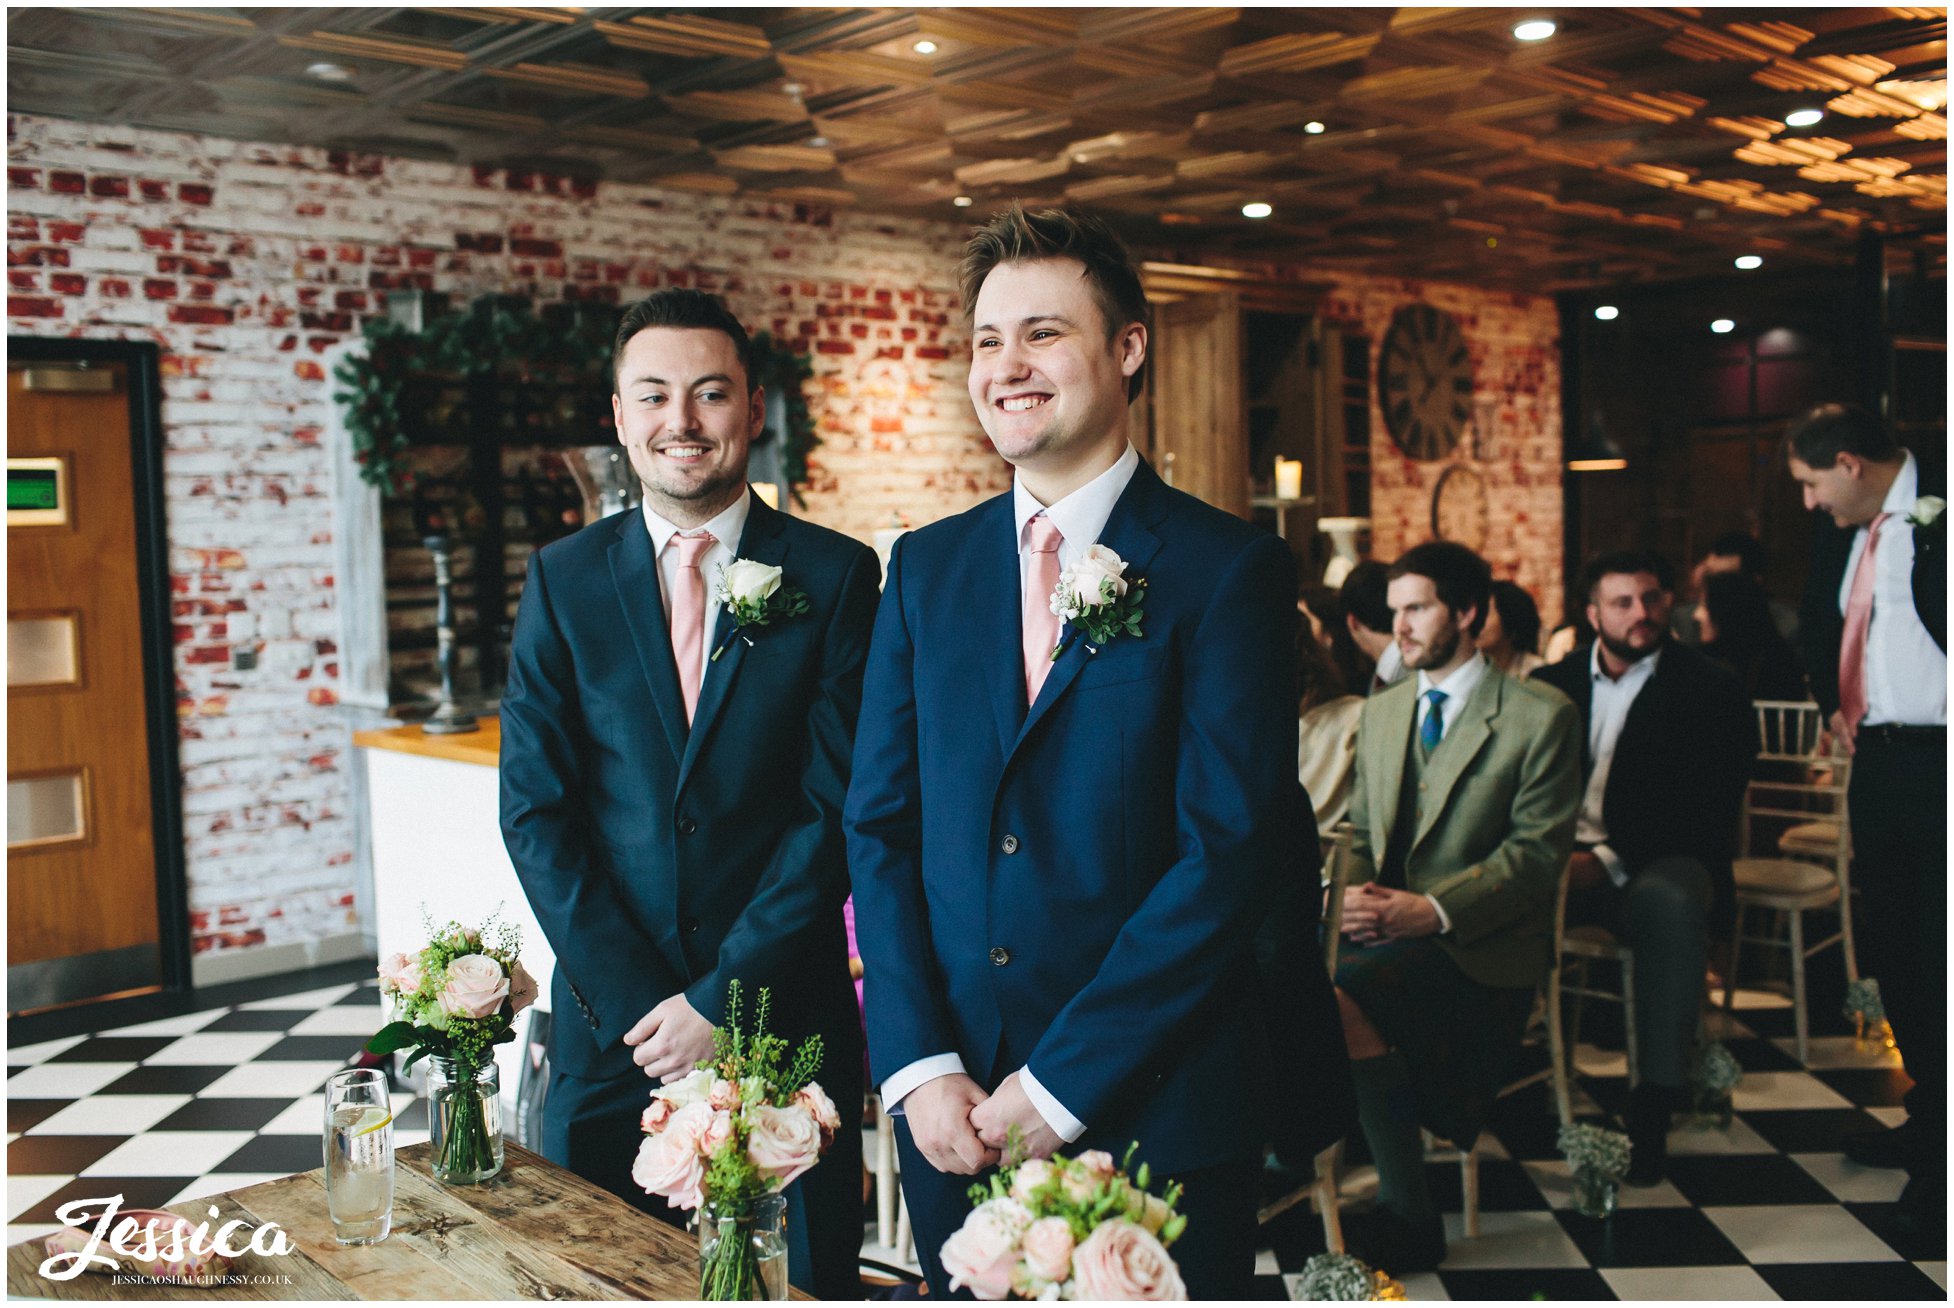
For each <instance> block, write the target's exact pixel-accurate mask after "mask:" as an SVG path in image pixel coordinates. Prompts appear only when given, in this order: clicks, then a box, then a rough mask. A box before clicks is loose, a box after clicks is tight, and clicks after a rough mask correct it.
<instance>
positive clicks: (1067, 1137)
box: [1018, 1067, 1086, 1144]
mask: <svg viewBox="0 0 1954 1308" xmlns="http://www.w3.org/2000/svg"><path fill="white" fill-rule="evenodd" d="M1018 1084H1019V1085H1021V1086H1023V1087H1024V1092H1025V1096H1026V1097H1027V1098H1029V1099H1030V1100H1031V1106H1032V1107H1033V1108H1036V1109H1037V1110H1038V1115H1039V1116H1040V1117H1042V1118H1044V1119H1045V1125H1046V1126H1049V1127H1051V1128H1052V1130H1054V1131H1056V1132H1058V1138H1059V1139H1061V1140H1063V1141H1065V1143H1067V1144H1071V1143H1072V1142H1073V1141H1074V1140H1077V1139H1078V1138H1079V1137H1080V1136H1082V1135H1084V1134H1085V1133H1086V1124H1085V1123H1084V1122H1081V1121H1080V1120H1079V1119H1078V1118H1076V1117H1074V1116H1072V1114H1071V1113H1069V1112H1067V1111H1066V1109H1065V1105H1064V1104H1061V1103H1060V1102H1059V1101H1058V1100H1056V1099H1054V1098H1053V1097H1052V1092H1051V1091H1049V1090H1047V1089H1046V1088H1045V1087H1044V1086H1042V1085H1040V1084H1039V1083H1038V1078H1037V1077H1035V1076H1033V1075H1032V1074H1031V1068H1030V1067H1021V1068H1019V1069H1018Z"/></svg>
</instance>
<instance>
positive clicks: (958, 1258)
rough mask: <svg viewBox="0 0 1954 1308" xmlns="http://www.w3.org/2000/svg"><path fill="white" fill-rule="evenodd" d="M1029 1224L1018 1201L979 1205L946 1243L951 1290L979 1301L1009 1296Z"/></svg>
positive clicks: (1023, 1207) (993, 1201) (1024, 1211)
mask: <svg viewBox="0 0 1954 1308" xmlns="http://www.w3.org/2000/svg"><path fill="white" fill-rule="evenodd" d="M1030 1225H1031V1214H1030V1212H1028V1211H1027V1210H1026V1209H1025V1206H1024V1205H1023V1204H1021V1203H1019V1202H1018V1201H1017V1200H1015V1199H991V1200H987V1201H985V1202H984V1203H981V1204H979V1205H977V1207H976V1208H974V1209H972V1210H971V1213H970V1216H968V1217H966V1218H964V1219H963V1226H962V1227H961V1228H960V1229H959V1230H958V1231H957V1233H956V1234H955V1235H953V1236H951V1237H950V1238H949V1239H948V1240H945V1241H944V1242H943V1270H944V1271H946V1272H948V1273H949V1274H950V1288H951V1289H952V1290H968V1291H970V1292H971V1293H972V1294H974V1295H976V1296H977V1297H978V1298H979V1299H1002V1298H1004V1297H1005V1296H1006V1295H1008V1294H1010V1293H1011V1272H1012V1270H1013V1269H1014V1268H1015V1267H1016V1266H1017V1265H1018V1241H1019V1240H1020V1239H1021V1238H1022V1237H1023V1236H1024V1233H1025V1228H1026V1227H1028V1226H1030Z"/></svg>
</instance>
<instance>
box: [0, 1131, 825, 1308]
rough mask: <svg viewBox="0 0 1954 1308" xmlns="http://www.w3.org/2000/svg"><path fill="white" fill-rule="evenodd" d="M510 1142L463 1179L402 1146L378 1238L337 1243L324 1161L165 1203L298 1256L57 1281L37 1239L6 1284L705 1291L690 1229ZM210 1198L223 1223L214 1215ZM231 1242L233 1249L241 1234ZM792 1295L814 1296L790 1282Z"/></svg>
mask: <svg viewBox="0 0 1954 1308" xmlns="http://www.w3.org/2000/svg"><path fill="white" fill-rule="evenodd" d="M627 1143H628V1142H627ZM507 1149H508V1161H507V1164H506V1165H505V1166H504V1167H503V1169H502V1171H501V1173H500V1174H498V1175H497V1176H496V1177H495V1178H494V1179H493V1180H490V1181H487V1182H484V1183H483V1184H481V1185H459V1186H446V1185H440V1184H438V1183H437V1182H436V1181H435V1180H434V1178H433V1176H432V1175H431V1174H430V1173H429V1171H428V1146H427V1145H425V1144H418V1145H412V1146H409V1147H408V1148H405V1149H402V1150H401V1151H400V1152H399V1154H398V1155H397V1156H396V1160H395V1161H396V1166H395V1169H394V1212H393V1233H392V1234H391V1235H389V1236H388V1237H387V1238H386V1239H385V1240H382V1241H381V1242H380V1243H379V1244H372V1245H360V1246H347V1245H341V1244H339V1243H338V1242H336V1241H335V1240H334V1239H333V1237H332V1221H331V1219H330V1218H329V1217H327V1215H326V1189H325V1176H324V1169H323V1168H320V1169H317V1170H314V1171H310V1172H305V1173H302V1174H300V1175H298V1176H288V1177H285V1178H284V1179H283V1180H278V1181H267V1182H265V1183H264V1184H262V1185H254V1186H249V1187H247V1188H245V1189H243V1190H234V1191H232V1192H230V1193H229V1194H222V1195H216V1196H213V1197H211V1198H208V1199H193V1200H188V1201H186V1202H184V1203H179V1204H172V1205H171V1206H170V1211H171V1212H176V1213H181V1214H183V1215H184V1216H186V1217H188V1218H190V1219H191V1220H192V1221H193V1222H201V1221H208V1222H209V1223H210V1226H211V1229H212V1231H215V1229H216V1228H217V1226H218V1225H219V1224H220V1223H221V1222H225V1221H230V1220H232V1219H235V1218H242V1219H244V1220H245V1221H246V1222H248V1223H249V1224H250V1226H252V1227H256V1226H259V1225H261V1224H263V1223H265V1222H276V1223H277V1224H278V1226H279V1228H280V1229H281V1230H283V1231H284V1232H285V1235H286V1238H287V1240H288V1241H289V1242H290V1243H291V1245H292V1246H293V1249H292V1252H291V1253H290V1254H288V1255H286V1256H284V1257H266V1256H263V1255H260V1254H255V1253H247V1254H246V1255H245V1256H244V1257H242V1258H240V1259H239V1260H238V1261H237V1262H236V1264H235V1265H234V1266H233V1267H232V1269H231V1271H232V1280H233V1283H231V1284H228V1285H223V1286H216V1287H211V1288H207V1289H205V1288H197V1287H187V1286H186V1287H166V1286H155V1285H115V1284H113V1283H112V1278H111V1276H110V1275H108V1274H106V1273H101V1272H85V1273H83V1274H82V1275H80V1276H78V1277H75V1278H74V1279H73V1280H69V1281H50V1280H47V1279H45V1278H43V1277H42V1276H41V1275H40V1274H39V1268H40V1264H41V1260H42V1258H44V1257H45V1256H46V1254H45V1251H44V1250H43V1248H42V1244H43V1242H42V1241H41V1240H38V1239H37V1240H29V1241H26V1242H25V1243H22V1244H17V1245H15V1246H13V1247H12V1248H11V1249H9V1250H8V1251H7V1293H8V1295H9V1297H23V1296H24V1297H35V1298H45V1299H95V1300H101V1299H162V1300H177V1299H180V1300H187V1301H206V1300H211V1299H225V1300H233V1299H442V1300H457V1299H460V1300H468V1299H497V1300H502V1299H695V1298H697V1297H698V1294H699V1248H698V1245H697V1243H696V1242H695V1241H694V1240H693V1238H692V1237H691V1236H689V1235H687V1234H686V1233H685V1232H683V1231H680V1230H678V1229H677V1228H675V1227H672V1226H669V1225H667V1224H666V1223H664V1222H661V1221H659V1220H658V1219H656V1218H654V1217H650V1216H648V1215H646V1214H644V1213H641V1212H639V1211H638V1210H637V1209H635V1208H633V1207H631V1206H630V1205H629V1204H627V1203H624V1202H623V1201H622V1200H620V1199H618V1198H617V1197H616V1196H614V1195H612V1194H609V1193H607V1192H605V1191H603V1190H600V1189H598V1188H597V1187H596V1186H593V1185H591V1184H590V1183H589V1182H587V1181H585V1180H583V1179H582V1178H580V1177H577V1176H574V1175H572V1174H571V1173H569V1172H566V1171H564V1170H563V1169H562V1168H560V1167H558V1166H556V1165H555V1164H554V1163H551V1162H548V1161H547V1160H545V1159H543V1158H539V1157H538V1156H537V1155H535V1154H532V1153H530V1152H529V1151H528V1150H527V1149H523V1148H521V1147H520V1146H517V1145H515V1144H509V1145H508V1146H507ZM103 1197H104V1198H107V1196H106V1195H105V1196H103ZM213 1204H214V1205H216V1207H217V1210H218V1213H219V1217H218V1218H217V1219H212V1218H211V1217H210V1215H209V1209H210V1207H211V1205H213ZM230 1243H231V1245H232V1247H236V1246H237V1245H239V1244H242V1243H244V1238H243V1237H239V1238H234V1239H232V1240H231V1241H230ZM103 1249H104V1252H106V1251H107V1245H106V1242H104V1246H103ZM251 1278H260V1283H253V1281H252V1279H251ZM794 1297H795V1298H796V1299H806V1298H809V1297H810V1296H808V1295H805V1294H802V1293H801V1292H799V1291H795V1292H794Z"/></svg>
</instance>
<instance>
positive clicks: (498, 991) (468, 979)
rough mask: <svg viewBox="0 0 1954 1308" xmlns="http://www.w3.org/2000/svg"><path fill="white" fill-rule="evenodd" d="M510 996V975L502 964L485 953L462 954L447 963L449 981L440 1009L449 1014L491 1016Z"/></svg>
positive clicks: (454, 1015) (443, 988)
mask: <svg viewBox="0 0 1954 1308" xmlns="http://www.w3.org/2000/svg"><path fill="white" fill-rule="evenodd" d="M508 997H509V978H508V977H507V976H505V975H503V972H502V964H500V963H498V962H496V961H495V960H494V959H492V958H490V957H489V956H488V955H486V954H463V955H462V956H461V957H460V958H457V959H455V960H454V961H453V962H452V963H449V964H448V984H447V985H445V986H444V987H442V990H441V1011H442V1012H444V1013H446V1014H448V1016H450V1017H489V1016H491V1015H493V1014H494V1013H495V1011H496V1010H497V1009H499V1008H501V1007H502V1001H503V1000H505V999H507V998H508Z"/></svg>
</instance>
